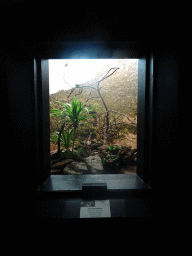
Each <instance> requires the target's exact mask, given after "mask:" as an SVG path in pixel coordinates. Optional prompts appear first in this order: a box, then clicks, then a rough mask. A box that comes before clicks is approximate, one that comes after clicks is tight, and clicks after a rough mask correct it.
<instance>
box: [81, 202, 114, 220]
mask: <svg viewBox="0 0 192 256" xmlns="http://www.w3.org/2000/svg"><path fill="white" fill-rule="evenodd" d="M110 217H111V211H110V203H109V200H94V201H82V202H81V207H80V218H110Z"/></svg>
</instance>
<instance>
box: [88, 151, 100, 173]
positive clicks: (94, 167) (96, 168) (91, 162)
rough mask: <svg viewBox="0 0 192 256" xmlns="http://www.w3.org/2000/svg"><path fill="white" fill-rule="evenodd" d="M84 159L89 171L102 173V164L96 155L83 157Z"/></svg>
mask: <svg viewBox="0 0 192 256" xmlns="http://www.w3.org/2000/svg"><path fill="white" fill-rule="evenodd" d="M84 161H85V163H86V165H87V168H88V169H89V171H90V173H92V174H100V173H103V164H102V161H101V158H100V157H99V156H98V155H95V156H89V157H87V158H84Z"/></svg>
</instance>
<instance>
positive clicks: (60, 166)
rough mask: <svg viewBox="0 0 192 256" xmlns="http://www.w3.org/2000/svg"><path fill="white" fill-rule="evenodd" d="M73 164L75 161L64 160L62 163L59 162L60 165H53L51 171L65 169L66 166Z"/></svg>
mask: <svg viewBox="0 0 192 256" xmlns="http://www.w3.org/2000/svg"><path fill="white" fill-rule="evenodd" d="M71 162H73V159H65V160H63V161H61V162H58V163H56V164H53V165H52V166H51V169H63V167H64V166H65V165H66V164H68V163H71Z"/></svg>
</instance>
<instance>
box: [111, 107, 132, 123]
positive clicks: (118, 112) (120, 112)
mask: <svg viewBox="0 0 192 256" xmlns="http://www.w3.org/2000/svg"><path fill="white" fill-rule="evenodd" d="M109 111H111V112H114V113H117V114H120V115H122V116H125V117H127V119H128V120H129V121H130V122H131V123H132V124H137V123H135V122H133V121H132V120H131V119H130V118H129V117H128V116H127V115H125V114H123V113H121V112H117V111H114V110H112V109H109Z"/></svg>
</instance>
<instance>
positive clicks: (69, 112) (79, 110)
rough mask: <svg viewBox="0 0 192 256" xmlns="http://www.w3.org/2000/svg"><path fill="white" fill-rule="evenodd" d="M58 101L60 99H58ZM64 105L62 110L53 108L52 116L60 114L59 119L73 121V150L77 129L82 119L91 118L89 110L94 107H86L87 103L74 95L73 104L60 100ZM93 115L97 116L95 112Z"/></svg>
mask: <svg viewBox="0 0 192 256" xmlns="http://www.w3.org/2000/svg"><path fill="white" fill-rule="evenodd" d="M57 102H58V101H57ZM58 103H60V104H61V105H62V106H63V109H62V110H59V109H52V110H51V116H55V115H56V116H58V117H59V119H63V121H65V122H68V123H72V126H73V138H72V142H73V143H72V152H73V149H74V144H75V139H76V133H77V129H78V127H79V124H80V123H81V122H82V121H85V120H87V119H88V118H89V116H90V115H89V110H90V109H92V108H93V107H85V104H82V102H81V101H78V100H77V99H76V97H75V96H74V97H73V101H72V103H71V104H69V103H63V102H58ZM92 116H94V117H95V116H97V115H95V114H92Z"/></svg>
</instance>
